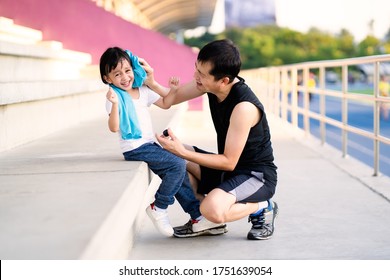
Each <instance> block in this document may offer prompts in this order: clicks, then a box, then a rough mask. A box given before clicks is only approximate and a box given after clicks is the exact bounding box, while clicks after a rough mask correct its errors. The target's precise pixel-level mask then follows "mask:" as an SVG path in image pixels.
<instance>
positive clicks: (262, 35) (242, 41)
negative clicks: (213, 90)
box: [185, 25, 390, 69]
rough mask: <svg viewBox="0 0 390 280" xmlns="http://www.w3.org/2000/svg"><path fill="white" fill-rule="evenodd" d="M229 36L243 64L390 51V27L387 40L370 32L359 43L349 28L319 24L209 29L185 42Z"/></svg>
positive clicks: (253, 65)
mask: <svg viewBox="0 0 390 280" xmlns="http://www.w3.org/2000/svg"><path fill="white" fill-rule="evenodd" d="M223 38H228V39H230V40H232V41H233V42H234V43H235V44H236V45H237V46H238V47H239V49H240V53H241V59H242V68H243V69H250V68H256V67H264V66H272V65H283V64H292V63H299V62H304V61H315V60H330V59H340V58H349V57H356V56H367V55H376V54H382V53H390V29H389V32H388V34H387V36H386V37H385V38H384V40H383V41H381V40H379V39H377V38H375V37H373V36H370V35H368V36H367V37H366V38H365V39H364V40H362V41H361V42H359V43H356V42H355V41H354V37H353V35H352V34H351V33H350V32H349V31H348V30H346V29H342V30H340V33H339V34H336V35H333V34H330V33H327V32H324V31H322V30H319V29H317V28H312V29H310V30H309V31H308V32H307V33H301V32H298V31H295V30H291V29H289V28H284V27H278V26H275V25H261V26H257V27H248V28H230V29H227V30H225V31H224V32H222V33H220V34H210V33H205V34H204V35H202V36H201V37H197V38H186V39H185V44H187V45H189V46H192V47H198V48H202V47H203V46H204V45H205V44H207V43H208V42H210V41H213V40H216V39H223Z"/></svg>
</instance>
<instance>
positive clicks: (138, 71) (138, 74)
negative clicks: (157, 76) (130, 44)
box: [126, 50, 146, 88]
mask: <svg viewBox="0 0 390 280" xmlns="http://www.w3.org/2000/svg"><path fill="white" fill-rule="evenodd" d="M126 53H127V54H128V55H129V57H130V61H131V66H132V67H133V72H134V82H133V88H138V87H140V86H142V84H143V83H144V81H145V79H146V72H145V69H144V68H142V66H141V64H140V63H139V61H138V57H137V56H135V55H133V54H132V53H131V52H130V51H128V50H126Z"/></svg>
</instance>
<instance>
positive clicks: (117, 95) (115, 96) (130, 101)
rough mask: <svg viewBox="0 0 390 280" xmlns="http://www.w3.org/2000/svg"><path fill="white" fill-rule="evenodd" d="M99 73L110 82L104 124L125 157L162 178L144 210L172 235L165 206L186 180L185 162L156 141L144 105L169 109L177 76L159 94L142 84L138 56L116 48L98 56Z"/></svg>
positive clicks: (166, 232) (165, 232) (162, 228)
mask: <svg viewBox="0 0 390 280" xmlns="http://www.w3.org/2000/svg"><path fill="white" fill-rule="evenodd" d="M100 75H101V78H102V81H103V83H105V84H109V85H110V88H109V90H108V92H107V95H106V97H107V101H106V108H107V112H108V114H109V119H108V127H109V129H110V131H112V132H118V134H119V143H120V148H121V150H122V153H123V156H124V158H125V160H128V161H144V162H146V163H147V164H148V166H149V168H150V169H151V170H152V171H153V172H154V173H155V174H157V175H158V176H159V177H160V178H161V179H162V182H161V184H160V186H159V188H158V190H157V192H156V194H155V201H154V202H153V203H152V204H151V205H150V206H148V208H147V209H146V212H147V214H148V216H149V217H150V218H151V220H152V221H153V223H154V225H155V226H156V228H157V229H158V230H159V231H160V232H161V233H162V234H164V235H166V236H172V235H173V228H172V226H171V224H170V222H169V218H168V214H167V207H168V205H171V204H173V202H174V196H175V194H176V193H177V191H178V190H179V188H180V187H181V185H182V184H183V181H184V180H188V176H187V174H186V163H185V160H183V159H181V158H179V157H177V156H176V155H174V154H172V153H170V152H168V151H166V150H164V149H162V148H161V146H159V145H158V144H156V142H155V137H154V131H153V128H152V121H151V116H150V114H149V111H148V107H150V106H151V104H155V105H157V106H158V107H160V108H163V109H168V108H170V106H171V105H172V101H173V97H174V88H175V86H177V84H178V79H176V78H171V79H170V81H169V84H170V88H171V89H170V91H169V92H168V94H166V95H165V96H160V95H159V94H157V93H156V92H154V91H152V90H151V89H149V88H148V87H147V86H145V85H143V81H144V79H145V77H146V73H145V70H144V69H143V68H142V66H141V65H140V64H139V61H138V58H137V57H136V56H133V55H132V54H131V53H130V52H128V51H124V50H122V49H121V48H118V47H114V48H109V49H107V50H106V51H105V52H104V53H103V55H102V56H101V58H100ZM184 183H186V182H184ZM188 185H189V181H188Z"/></svg>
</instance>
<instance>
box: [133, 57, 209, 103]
mask: <svg viewBox="0 0 390 280" xmlns="http://www.w3.org/2000/svg"><path fill="white" fill-rule="evenodd" d="M139 61H140V63H141V65H142V67H143V68H144V69H145V72H146V74H147V77H146V80H145V82H144V83H145V85H147V86H148V87H149V88H150V89H152V90H153V91H155V92H157V93H158V94H159V95H161V96H166V95H168V93H169V91H170V89H169V88H167V87H164V86H162V85H160V84H159V83H158V82H157V81H156V80H155V79H154V69H153V68H152V67H151V66H150V65H149V64H148V63H147V61H146V60H145V59H143V58H139ZM203 94H204V92H201V91H199V90H198V89H197V87H196V82H195V81H194V80H193V81H191V82H189V83H187V84H184V85H181V86H179V87H178V89H177V91H176V94H175V98H174V100H173V103H172V105H175V104H179V103H182V102H184V101H188V100H191V99H194V98H196V97H199V96H201V95H203Z"/></svg>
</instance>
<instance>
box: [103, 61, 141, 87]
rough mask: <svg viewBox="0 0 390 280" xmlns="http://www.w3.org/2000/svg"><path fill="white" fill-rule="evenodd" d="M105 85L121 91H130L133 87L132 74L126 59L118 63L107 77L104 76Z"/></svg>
mask: <svg viewBox="0 0 390 280" xmlns="http://www.w3.org/2000/svg"><path fill="white" fill-rule="evenodd" d="M105 79H106V81H107V83H109V84H113V85H114V86H116V87H118V88H121V89H123V90H130V89H131V88H132V86H133V81H134V72H133V68H131V65H130V63H129V62H128V61H127V60H126V59H122V60H121V61H119V63H118V65H117V66H116V68H115V69H112V70H111V72H110V73H108V75H107V76H105Z"/></svg>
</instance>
